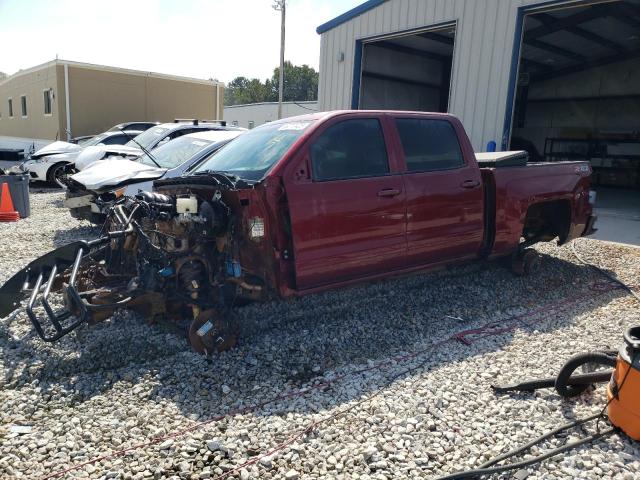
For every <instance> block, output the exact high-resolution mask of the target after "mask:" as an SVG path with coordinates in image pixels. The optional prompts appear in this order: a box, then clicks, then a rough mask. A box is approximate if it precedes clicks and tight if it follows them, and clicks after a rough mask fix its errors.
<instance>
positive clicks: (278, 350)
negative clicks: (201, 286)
mask: <svg viewBox="0 0 640 480" xmlns="http://www.w3.org/2000/svg"><path fill="white" fill-rule="evenodd" d="M62 198H63V195H62V194H61V193H60V192H56V191H53V190H41V191H34V190H32V195H31V202H32V205H31V207H32V216H31V217H30V218H29V219H25V220H22V221H20V222H18V223H15V224H0V239H1V241H2V247H1V248H2V250H1V251H0V267H1V268H0V282H2V281H4V280H6V279H7V278H8V277H9V276H10V275H11V274H13V273H14V272H15V271H16V270H18V269H19V268H21V267H22V266H24V265H25V264H26V263H28V262H29V261H30V260H32V259H33V258H35V257H36V256H38V255H40V254H42V253H45V252H47V251H48V250H50V249H51V248H52V247H54V246H59V245H62V244H64V243H66V242H69V241H71V240H74V239H76V238H85V237H87V236H91V235H96V234H97V229H96V228H95V227H92V226H90V225H89V224H87V223H83V222H79V221H76V220H74V219H72V218H71V217H70V215H69V214H68V212H67V211H66V210H65V209H64V208H62V205H61V200H62ZM577 248H578V250H579V251H580V252H581V254H582V255H583V256H584V257H585V258H586V259H588V260H590V261H593V262H596V263H598V264H600V265H602V266H603V267H605V268H607V269H609V270H611V271H615V272H616V273H617V274H618V275H619V276H620V277H621V278H623V279H625V280H626V281H628V282H629V283H636V284H637V283H638V278H637V277H638V271H639V269H640V250H638V249H633V248H627V247H623V246H617V245H612V244H605V243H601V242H598V241H591V240H583V239H582V240H580V241H579V242H578V244H577ZM539 250H540V251H542V252H543V253H544V254H545V256H544V266H543V270H542V272H540V274H538V275H536V276H535V277H532V278H516V277H514V276H512V275H511V273H509V272H508V271H507V270H505V269H503V268H502V267H501V266H499V265H496V264H490V265H485V264H473V265H468V266H463V267H456V268H452V269H449V270H446V271H442V272H439V273H434V274H422V275H414V276H411V277H407V278H402V279H394V280H388V281H384V282H377V283H372V284H367V285H363V286H358V287H353V288H349V289H342V290H340V291H336V292H330V293H324V294H319V295H314V296H310V297H306V298H302V299H298V300H293V301H287V302H273V303H269V304H262V305H252V306H249V307H245V308H244V309H242V310H240V311H239V312H238V316H239V317H240V318H241V319H242V320H243V324H244V325H245V328H244V331H245V334H244V336H243V338H242V340H241V343H240V345H239V346H238V347H237V348H236V349H234V350H232V351H230V352H226V353H223V354H221V355H219V356H217V357H216V358H214V359H213V361H207V360H206V359H205V358H203V357H201V356H199V355H197V354H194V353H192V352H191V351H190V349H189V347H188V345H187V343H186V341H185V339H184V337H183V336H181V335H179V334H176V333H175V332H170V331H167V330H163V329H161V328H158V327H157V326H148V325H146V324H145V323H144V322H143V321H141V320H139V319H136V318H133V317H132V316H131V315H127V314H119V315H116V317H115V318H113V319H111V320H110V321H108V322H105V323H104V324H102V325H99V326H96V327H91V328H83V329H81V330H80V331H78V332H77V333H74V334H71V335H69V336H67V337H65V338H64V339H63V340H61V341H60V342H58V343H56V344H53V345H50V344H45V343H43V342H41V341H40V340H39V339H38V338H37V337H36V336H35V335H34V334H33V333H32V331H31V328H30V325H29V323H28V319H27V318H26V316H25V315H24V314H23V313H19V314H17V315H10V316H9V317H8V318H4V319H1V320H0V351H1V356H0V405H1V407H0V437H1V438H0V478H2V479H5V478H29V479H32V478H45V477H47V476H48V475H51V474H54V473H56V472H58V471H60V470H63V469H66V468H69V467H73V466H74V465H78V464H81V463H83V462H86V461H88V460H91V459H94V458H95V457H98V456H103V455H109V454H111V453H113V452H116V451H118V450H121V449H125V448H128V447H133V446H135V445H138V444H144V443H146V442H148V441H149V440H151V439H153V438H155V437H158V436H165V435H168V434H171V433H173V432H176V431H180V430H181V429H184V428H186V427H190V426H192V425H194V423H195V422H196V421H205V420H208V419H212V418H213V419H214V420H213V421H210V422H209V423H207V424H205V425H201V426H199V427H198V428H196V429H194V430H193V431H190V432H187V433H185V434H183V435H179V436H177V437H175V438H167V439H163V440H161V441H158V442H156V443H155V444H152V445H150V446H142V447H140V448H134V449H131V450H130V451H129V452H128V453H126V454H125V455H123V456H117V457H114V458H106V459H102V460H98V461H97V462H95V463H92V464H89V465H86V466H83V467H82V468H80V469H78V470H76V471H73V472H72V473H69V474H66V475H65V476H63V478H126V479H130V478H133V479H142V478H155V479H160V478H176V479H177V478H183V479H207V478H216V477H218V476H220V475H224V474H225V472H233V474H232V475H230V476H229V478H241V479H250V478H256V479H257V478H285V479H304V478H345V479H347V478H361V479H366V478H375V479H378V478H379V479H383V478H386V479H392V478H393V479H395V478H435V477H437V476H439V475H445V474H447V473H451V472H453V471H456V470H458V469H466V468H471V467H474V466H478V465H479V464H481V463H483V462H484V461H486V460H487V459H489V458H491V457H494V456H496V455H498V454H500V453H502V452H505V451H506V450H508V449H510V448H513V447H515V446H517V445H521V444H524V443H526V442H527V441H528V440H530V439H531V438H532V437H533V436H537V435H540V434H542V433H544V432H546V431H548V430H550V429H551V428H554V427H556V426H558V425H559V424H561V423H565V422H567V421H570V420H571V419H574V418H577V417H582V416H586V415H588V414H591V413H595V412H597V411H599V409H600V408H601V407H602V406H603V404H604V401H605V396H604V388H602V387H601V388H599V389H598V390H597V391H595V392H591V393H587V394H584V395H583V396H581V397H579V398H577V399H575V400H571V401H563V400H561V398H560V397H559V396H558V395H557V394H556V393H555V391H553V390H541V391H538V392H537V393H535V394H514V395H506V396H501V397H496V396H495V395H494V394H493V393H492V391H491V389H490V385H491V384H497V383H511V382H512V381H516V380H523V379H526V378H531V377H539V376H550V375H553V374H554V373H557V370H558V369H559V367H560V366H561V365H562V364H563V363H564V361H565V360H566V359H567V358H568V357H570V356H571V355H573V354H575V353H580V352H585V351H589V350H597V349H604V348H614V349H615V348H617V347H618V345H619V344H620V342H621V335H622V331H623V328H626V327H628V326H630V325H635V324H639V323H640V318H639V313H638V312H639V305H638V304H637V303H636V301H635V299H633V298H632V297H631V296H630V295H628V294H626V293H625V292H624V291H622V290H615V291H610V292H607V293H596V292H592V293H591V294H589V296H588V297H585V298H584V299H583V300H582V301H581V302H579V303H576V304H572V305H570V306H569V308H566V309H564V310H561V311H554V310H545V311H544V312H543V313H542V314H541V315H537V316H533V315H525V316H523V317H522V319H523V322H524V323H523V324H520V325H519V326H518V328H517V329H516V330H515V331H513V332H507V333H504V334H501V335H498V336H490V337H487V338H480V339H474V341H473V343H472V344H471V345H469V346H467V345H464V344H462V343H459V342H449V343H447V344H445V345H443V346H439V347H437V348H435V349H433V351H431V352H430V353H425V354H423V355H418V356H417V357H414V358H411V359H409V360H397V357H398V356H402V355H403V354H410V353H412V352H418V351H422V350H425V349H428V347H429V345H431V344H432V342H434V341H437V340H439V339H443V338H446V337H449V336H450V335H451V334H453V333H455V332H458V331H461V330H465V329H468V328H473V327H477V326H480V325H483V324H486V323H487V322H490V321H493V320H500V319H508V318H510V317H513V316H515V315H521V314H523V313H525V312H527V311H530V310H532V309H535V308H539V307H540V306H543V305H545V304H548V303H554V302H558V301H560V300H561V299H563V298H565V297H572V296H573V297H575V296H576V295H579V294H581V292H585V291H586V290H585V289H586V288H587V287H588V285H589V284H590V283H591V282H593V281H600V280H601V277H600V276H598V275H597V274H596V273H594V272H593V271H592V270H591V269H589V268H587V267H585V266H583V265H580V264H579V263H578V262H577V261H576V260H575V258H573V256H572V254H571V250H570V248H568V247H564V248H557V247H555V246H553V245H544V246H541V247H540V248H539ZM456 318H457V319H456ZM378 363H381V364H382V367H380V368H372V369H370V370H368V371H366V372H363V373H360V374H356V375H349V374H348V372H353V371H356V370H359V369H365V368H367V367H368V366H373V365H376V364H378ZM410 367H414V370H412V371H411V372H409V373H404V374H403V372H404V371H405V370H406V369H407V368H410ZM341 374H347V376H346V377H344V378H343V379H341V380H339V381H335V382H334V383H331V384H330V385H329V386H327V387H326V388H313V389H311V390H310V391H309V392H308V393H307V394H305V395H299V396H294V397H291V398H288V399H283V400H279V401H277V402H274V403H270V404H268V405H266V406H264V407H261V408H258V409H255V410H253V411H246V412H245V413H242V414H232V415H227V413H228V412H232V413H233V411H234V410H237V409H241V408H243V407H246V406H249V405H253V404H258V403H260V402H264V401H265V400H267V399H270V398H272V397H274V396H276V395H279V394H282V393H284V392H291V391H298V390H299V389H300V388H304V387H309V386H313V385H316V386H317V385H318V384H319V383H321V382H323V381H325V380H327V379H328V380H330V379H332V378H335V377H337V376H339V375H341ZM339 412H344V413H343V414H340V415H338V416H337V417H335V418H331V419H329V420H323V419H326V418H328V417H330V416H331V415H334V414H338V413H339ZM218 416H221V417H224V418H222V419H221V420H215V418H216V417H218ZM313 422H319V423H318V424H317V425H315V427H314V428H311V429H310V430H309V431H307V432H306V433H304V431H305V429H307V428H308V427H309V426H310V425H312V424H313ZM15 425H30V426H32V428H31V431H30V432H29V433H12V430H11V426H15ZM580 434H581V432H580V431H576V432H572V433H571V434H570V435H569V439H572V438H575V437H576V436H579V435H580ZM295 435H299V436H298V437H297V438H296V439H295V440H294V441H293V442H292V443H291V444H289V445H287V446H286V447H285V448H282V449H281V450H279V451H278V452H275V453H273V454H271V455H268V456H263V455H266V454H268V453H269V452H271V451H272V450H273V449H274V448H275V447H276V446H277V445H279V444H282V443H284V442H287V440H288V439H290V438H292V437H293V436H295ZM564 440H566V438H565V439H564ZM564 440H562V441H564ZM552 445H559V443H558V442H557V441H556V442H552V443H548V444H546V445H543V447H549V446H552ZM536 452H539V450H534V452H533V453H536ZM250 459H254V460H256V461H255V463H254V464H252V465H249V466H247V467H246V468H243V469H240V470H238V471H234V469H235V468H236V467H237V466H239V465H241V464H243V463H245V462H246V461H248V460H250ZM639 477H640V444H638V443H633V442H631V441H630V440H628V439H626V438H625V437H624V436H620V435H614V436H612V437H609V438H607V439H605V440H601V441H598V442H596V443H594V444H593V445H590V446H588V447H583V448H581V449H579V450H576V451H573V452H570V453H568V454H565V455H562V456H560V457H557V458H554V459H553V460H550V461H547V462H545V463H543V464H542V465H540V466H536V467H530V468H529V469H527V470H521V471H519V472H515V473H512V474H510V475H508V476H505V477H503V478H517V479H520V480H522V479H525V478H526V479H528V480H530V479H543V478H544V479H554V478H567V479H569V478H571V479H573V478H588V479H601V478H602V479H605V478H614V479H624V480H631V479H634V478H639Z"/></svg>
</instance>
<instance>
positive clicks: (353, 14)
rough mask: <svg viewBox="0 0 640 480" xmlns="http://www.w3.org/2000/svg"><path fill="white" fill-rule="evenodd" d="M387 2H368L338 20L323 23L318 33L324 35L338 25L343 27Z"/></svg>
mask: <svg viewBox="0 0 640 480" xmlns="http://www.w3.org/2000/svg"><path fill="white" fill-rule="evenodd" d="M386 1H387V0H367V1H366V2H364V3H362V4H360V5H358V6H357V7H355V8H352V9H351V10H349V11H347V12H344V13H343V14H342V15H339V16H337V17H336V18H334V19H332V20H329V21H328V22H326V23H323V24H322V25H320V26H319V27H318V28H316V32H317V33H324V32H327V31H329V30H331V29H333V28H336V27H337V26H338V25H342V24H343V23H345V22H348V21H349V20H351V19H353V18H356V17H357V16H358V15H362V14H363V13H365V12H368V11H369V10H371V9H373V8H376V7H377V6H378V5H382V4H383V3H384V2H386Z"/></svg>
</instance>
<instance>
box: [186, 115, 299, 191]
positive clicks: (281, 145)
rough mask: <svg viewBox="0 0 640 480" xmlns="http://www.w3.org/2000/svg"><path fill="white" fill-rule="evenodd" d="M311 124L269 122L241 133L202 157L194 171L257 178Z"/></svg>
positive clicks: (279, 157) (278, 158)
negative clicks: (202, 160)
mask: <svg viewBox="0 0 640 480" xmlns="http://www.w3.org/2000/svg"><path fill="white" fill-rule="evenodd" d="M310 124H311V122H310V121H303V122H296V121H293V122H289V123H282V122H278V123H268V124H266V125H262V126H260V127H257V128H254V129H253V130H251V131H249V132H247V133H245V134H243V135H240V136H239V137H238V138H236V139H235V140H234V141H233V142H231V143H229V144H228V145H225V146H224V147H223V148H221V149H220V150H219V151H218V152H216V153H215V154H214V155H212V156H211V157H210V158H208V159H207V160H205V161H204V162H203V163H202V164H201V165H200V166H199V167H198V168H197V169H196V170H194V173H198V172H206V171H215V172H225V173H231V174H233V175H237V176H238V177H241V178H244V179H246V180H260V179H261V178H262V177H263V176H264V175H265V174H266V173H267V171H269V169H270V168H271V167H272V166H273V165H275V164H276V163H277V162H278V160H280V159H281V158H282V156H283V155H284V154H285V152H286V151H287V150H288V149H289V147H290V146H291V145H292V144H293V142H295V141H296V140H297V139H298V138H300V136H301V135H302V133H303V132H304V131H305V130H306V129H307V127H308V126H309V125H310Z"/></svg>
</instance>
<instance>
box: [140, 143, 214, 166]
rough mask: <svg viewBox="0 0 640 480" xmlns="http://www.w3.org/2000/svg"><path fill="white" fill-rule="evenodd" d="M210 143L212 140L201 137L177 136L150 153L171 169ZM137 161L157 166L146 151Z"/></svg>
mask: <svg viewBox="0 0 640 480" xmlns="http://www.w3.org/2000/svg"><path fill="white" fill-rule="evenodd" d="M212 143H213V141H211V140H203V139H201V138H190V137H179V138H176V139H175V140H171V141H170V142H169V143H165V144H164V145H161V146H159V147H158V148H154V149H153V151H152V152H151V155H153V159H154V160H155V161H156V162H157V164H158V165H160V166H161V167H162V168H168V169H172V168H176V167H179V166H180V165H182V164H183V163H184V162H186V161H187V160H189V159H190V158H192V157H193V156H194V155H196V154H197V153H199V152H201V151H202V150H204V149H205V148H207V146H209V145H211V144H212ZM138 161H139V162H140V163H144V164H145V165H151V166H152V167H157V166H158V165H156V163H154V162H153V160H151V158H149V155H147V154H146V153H145V154H144V155H142V156H141V157H140V158H139V159H138Z"/></svg>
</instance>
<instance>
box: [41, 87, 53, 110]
mask: <svg viewBox="0 0 640 480" xmlns="http://www.w3.org/2000/svg"><path fill="white" fill-rule="evenodd" d="M42 95H43V96H44V98H43V100H44V114H45V115H51V89H47V90H45V91H44V92H42Z"/></svg>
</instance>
